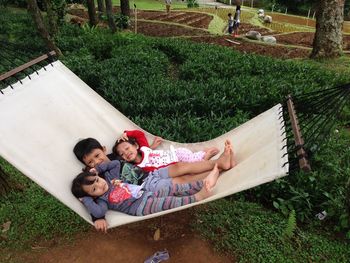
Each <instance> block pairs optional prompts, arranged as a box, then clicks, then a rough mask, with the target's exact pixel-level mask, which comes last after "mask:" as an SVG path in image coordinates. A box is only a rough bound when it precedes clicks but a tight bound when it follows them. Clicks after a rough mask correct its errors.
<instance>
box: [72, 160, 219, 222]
mask: <svg viewBox="0 0 350 263" xmlns="http://www.w3.org/2000/svg"><path fill="white" fill-rule="evenodd" d="M119 171H120V162H119V161H117V160H115V161H111V162H107V163H103V164H101V165H98V166H96V168H92V169H90V171H89V172H82V173H80V174H79V175H78V176H77V177H76V178H75V179H74V180H73V183H72V193H73V195H74V196H75V197H77V198H79V199H80V200H81V201H82V203H83V204H84V205H85V207H86V208H87V209H88V211H89V212H90V213H91V214H92V215H93V216H95V217H103V216H104V215H105V214H106V212H107V210H108V209H111V210H116V211H120V212H123V213H126V214H129V215H133V216H143V215H148V214H152V213H157V212H161V211H164V210H168V209H172V208H176V207H179V206H183V205H186V204H191V203H194V202H197V201H200V200H203V199H205V198H207V197H209V196H210V195H211V190H212V188H213V187H214V186H215V184H216V182H217V179H218V177H219V169H218V164H215V166H214V168H213V170H212V171H211V172H210V173H209V174H208V175H207V176H206V178H205V179H204V180H203V181H197V182H193V183H188V184H173V183H172V181H171V180H170V179H164V183H163V187H162V188H161V189H159V190H157V191H148V190H146V189H144V187H143V186H142V185H133V184H127V183H123V182H122V181H120V180H119Z"/></svg>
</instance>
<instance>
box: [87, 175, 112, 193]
mask: <svg viewBox="0 0 350 263" xmlns="http://www.w3.org/2000/svg"><path fill="white" fill-rule="evenodd" d="M88 180H90V181H94V183H93V184H90V185H83V190H84V191H85V193H87V194H88V195H90V196H93V197H98V196H101V195H103V194H104V193H105V192H107V191H108V184H107V182H106V180H105V179H103V178H101V177H99V176H97V175H96V176H89V177H88Z"/></svg>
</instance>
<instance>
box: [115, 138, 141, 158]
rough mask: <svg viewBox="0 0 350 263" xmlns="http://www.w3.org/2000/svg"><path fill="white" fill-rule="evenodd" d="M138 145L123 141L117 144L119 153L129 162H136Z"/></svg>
mask: <svg viewBox="0 0 350 263" xmlns="http://www.w3.org/2000/svg"><path fill="white" fill-rule="evenodd" d="M138 148H139V147H138V145H134V144H131V143H129V142H122V143H120V144H118V146H117V149H116V150H117V153H118V154H119V155H120V157H122V158H123V159H124V160H125V161H127V162H131V163H132V162H136V161H137V157H138V151H137V149H138Z"/></svg>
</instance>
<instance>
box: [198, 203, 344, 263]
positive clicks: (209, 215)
mask: <svg viewBox="0 0 350 263" xmlns="http://www.w3.org/2000/svg"><path fill="white" fill-rule="evenodd" d="M200 208H201V209H202V212H201V213H198V214H197V221H196V224H195V225H194V228H196V229H197V230H198V231H199V232H200V233H201V234H202V235H203V236H204V237H206V238H208V239H210V240H211V241H212V242H213V244H214V246H215V247H216V248H217V249H218V250H221V251H234V252H235V256H236V259H237V261H238V262H337V263H342V262H344V263H345V262H348V259H349V258H350V250H349V243H347V242H341V241H339V240H336V239H330V238H329V237H327V236H325V235H324V234H323V233H322V232H321V233H314V232H311V231H303V230H301V229H300V228H298V227H296V229H294V231H293V232H291V233H289V235H286V234H285V233H286V231H287V230H288V228H289V224H290V223H289V222H288V219H287V218H284V217H282V216H281V215H278V214H276V213H271V211H269V210H266V209H264V208H263V207H261V206H259V205H257V204H255V203H248V202H243V201H237V200H232V198H231V200H230V198H226V199H221V200H219V201H215V202H212V203H210V204H208V206H206V207H205V208H202V207H200ZM203 210H204V211H203Z"/></svg>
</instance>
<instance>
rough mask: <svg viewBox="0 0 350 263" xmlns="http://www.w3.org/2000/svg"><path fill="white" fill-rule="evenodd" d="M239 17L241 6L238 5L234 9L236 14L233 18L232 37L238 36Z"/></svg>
mask: <svg viewBox="0 0 350 263" xmlns="http://www.w3.org/2000/svg"><path fill="white" fill-rule="evenodd" d="M240 16H241V6H240V5H238V6H237V7H236V13H235V16H234V18H233V36H234V37H236V36H238V30H239V25H240V23H241V21H240Z"/></svg>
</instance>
